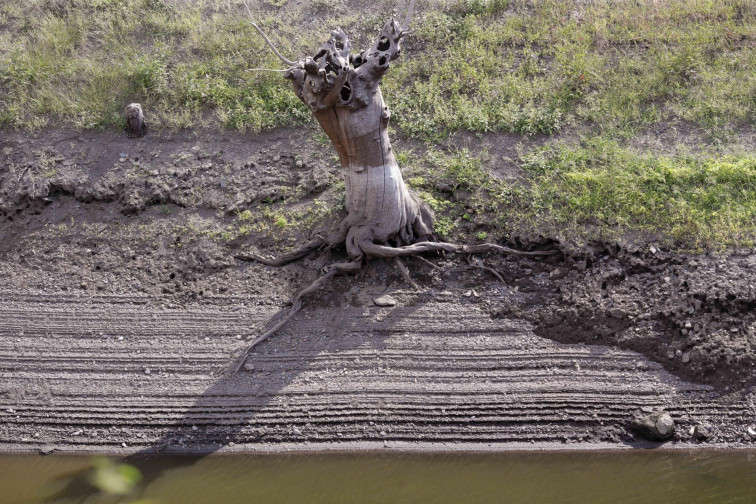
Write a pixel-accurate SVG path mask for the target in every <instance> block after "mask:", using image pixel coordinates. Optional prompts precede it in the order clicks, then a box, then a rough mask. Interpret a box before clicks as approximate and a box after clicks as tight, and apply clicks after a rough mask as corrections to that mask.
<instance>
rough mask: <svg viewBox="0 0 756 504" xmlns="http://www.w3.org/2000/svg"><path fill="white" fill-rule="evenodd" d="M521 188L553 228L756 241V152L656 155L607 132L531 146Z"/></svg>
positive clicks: (671, 240)
mask: <svg viewBox="0 0 756 504" xmlns="http://www.w3.org/2000/svg"><path fill="white" fill-rule="evenodd" d="M523 166H524V168H525V169H526V171H527V172H529V173H530V175H531V177H530V180H531V181H532V183H531V184H530V185H529V186H528V189H527V190H526V191H524V192H523V194H522V196H521V197H522V198H523V199H522V204H523V206H525V207H527V210H528V213H529V214H530V215H531V218H533V219H534V220H537V221H544V220H545V221H547V222H548V224H550V225H551V227H554V228H556V227H563V228H567V229H572V230H574V229H586V227H587V226H592V227H595V228H599V229H601V230H602V231H603V233H605V234H609V236H610V237H612V236H613V237H617V236H620V235H621V234H622V233H624V232H627V231H629V230H631V231H634V232H636V233H643V234H645V235H647V236H654V235H661V236H662V237H663V238H662V239H663V240H664V241H666V242H668V243H667V244H669V245H672V246H678V247H679V246H683V247H692V248H710V247H712V246H714V247H720V248H722V247H727V246H733V245H738V244H746V245H750V246H753V245H754V244H755V243H756V230H755V229H754V223H756V154H753V153H751V154H746V155H742V156H732V157H731V156H723V157H719V156H717V157H708V156H701V155H697V156H691V155H688V156H686V155H677V156H673V157H670V156H658V155H650V154H644V153H638V152H634V151H633V150H630V149H628V148H623V147H621V146H619V145H618V144H616V143H614V142H611V141H606V140H603V139H593V140H589V141H586V142H585V143H583V144H581V145H579V146H575V145H570V144H567V143H556V144H553V145H551V146H549V147H546V148H543V149H539V150H537V151H534V152H532V153H529V154H528V155H527V156H525V158H524V159H523Z"/></svg>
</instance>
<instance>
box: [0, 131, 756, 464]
mask: <svg viewBox="0 0 756 504" xmlns="http://www.w3.org/2000/svg"><path fill="white" fill-rule="evenodd" d="M3 135H4V136H3V137H2V138H1V139H0V153H1V154H2V161H0V236H1V237H2V240H0V279H1V280H2V281H1V282H0V376H1V377H2V379H1V380H0V450H6V451H7V450H42V451H46V452H47V451H50V450H68V451H78V450H81V451H106V452H131V451H137V450H159V449H170V450H179V451H181V450H189V451H194V450H200V451H215V450H218V449H224V450H228V449H242V450H257V449H264V450H267V449H270V450H273V449H280V448H281V447H299V448H303V449H312V448H317V449H334V448H335V449H339V448H344V449H347V448H354V447H360V446H363V447H376V446H378V447H382V446H387V447H389V448H396V449H399V448H408V449H414V448H418V449H420V448H428V449H443V450H450V449H459V448H475V449H486V448H492V449H499V448H506V447H524V446H528V445H531V444H533V443H535V445H534V446H537V447H558V446H565V445H566V444H569V445H570V447H574V446H587V447H599V446H601V447H606V446H609V447H621V446H639V445H641V444H642V443H641V441H640V440H638V439H636V438H634V437H633V435H632V434H631V433H630V432H629V431H628V424H629V422H630V420H631V418H632V416H633V415H634V414H637V413H639V412H650V411H652V410H654V409H659V408H661V409H664V410H666V411H668V412H669V413H670V414H671V415H672V417H673V418H674V420H675V421H676V422H677V424H678V429H677V432H676V434H675V438H674V440H673V441H672V442H671V445H677V446H688V445H690V444H693V443H695V442H694V440H693V439H692V435H691V434H690V429H691V428H692V427H694V426H696V425H704V426H706V428H707V429H708V430H709V431H710V432H711V434H712V437H711V438H710V439H709V440H708V441H707V442H706V443H705V445H706V446H753V445H754V439H752V438H751V436H750V435H749V434H748V428H749V427H750V426H752V425H754V424H756V405H755V403H756V391H755V390H754V386H755V385H756V372H755V370H756V367H755V363H756V356H755V355H754V349H755V346H754V345H755V343H756V287H755V285H754V284H755V283H756V280H754V274H753V272H754V270H755V269H756V253H754V251H753V250H750V249H749V250H738V251H733V252H732V253H729V254H727V255H690V254H679V253H669V252H666V251H661V250H657V249H656V248H653V247H648V246H642V247H641V246H638V247H633V246H627V245H625V246H618V245H614V244H592V245H590V246H586V247H583V248H581V249H579V250H578V249H574V248H570V247H568V246H566V245H563V244H558V243H552V244H550V245H552V246H555V247H557V248H560V250H561V251H562V254H561V255H560V256H557V257H554V258H550V259H548V260H535V259H522V258H509V257H493V256H488V257H481V258H480V259H482V260H484V261H485V264H486V266H489V267H491V268H493V269H495V270H496V271H498V272H499V273H500V274H501V276H502V277H503V279H504V281H505V282H504V283H502V282H500V281H499V280H497V279H496V278H495V277H494V276H493V275H491V274H490V273H489V272H487V271H485V270H482V269H480V268H474V267H471V266H470V264H469V263H468V262H467V260H466V259H465V258H459V257H440V256H429V259H430V260H431V261H433V262H434V263H435V264H436V265H437V266H438V267H439V268H440V269H435V268H432V267H431V266H430V265H428V264H427V263H425V262H423V261H421V260H419V259H416V258H412V259H409V260H408V261H407V264H408V266H409V267H410V270H411V271H412V275H413V278H414V279H415V281H416V282H417V283H418V284H419V285H420V290H419V291H414V290H412V289H410V288H409V286H408V285H407V284H405V283H404V281H403V279H402V277H401V275H400V274H399V272H398V271H397V270H396V269H395V268H394V266H393V265H392V264H391V263H389V262H385V261H382V260H376V261H373V262H371V264H370V265H369V266H368V267H367V268H365V269H364V271H363V272H361V273H360V274H359V275H357V276H355V277H342V278H338V279H335V280H334V282H333V283H332V284H331V285H330V286H329V287H328V288H327V289H326V290H324V291H323V292H322V294H320V295H319V296H317V297H316V298H313V299H310V300H308V302H307V303H306V307H305V309H304V310H303V311H302V312H301V313H300V314H298V315H297V316H296V317H295V319H294V320H292V321H291V322H290V323H289V324H288V325H287V326H285V327H284V329H283V330H282V331H281V332H280V333H279V334H277V335H275V336H274V337H273V338H271V339H270V340H268V341H266V342H265V343H263V344H261V345H260V346H259V347H257V348H256V349H255V351H254V352H253V354H252V355H250V357H249V359H248V360H247V363H246V365H245V367H244V370H243V371H241V372H240V373H238V374H237V375H235V376H228V375H227V374H225V373H224V372H225V371H227V370H228V369H229V367H230V366H231V365H232V363H233V359H234V357H235V356H236V355H238V354H239V352H240V351H241V350H242V349H243V348H245V347H246V345H247V344H248V340H251V339H253V338H254V337H255V336H256V335H258V334H260V333H261V331H263V330H264V329H265V328H266V327H269V326H270V325H271V324H272V323H273V322H274V321H275V320H276V318H277V317H280V316H281V315H282V313H284V312H285V310H286V308H287V300H288V298H289V297H290V296H291V295H292V294H293V293H295V292H296V291H297V290H298V289H299V288H301V287H302V286H304V285H307V284H308V283H309V282H311V281H312V280H314V279H315V278H316V275H317V274H318V270H319V267H320V266H322V265H323V264H324V261H325V260H326V258H325V257H323V256H321V255H318V254H313V255H311V256H309V257H307V258H305V259H304V260H302V261H300V262H298V263H295V264H291V265H289V266H286V267H282V268H271V267H268V266H264V265H261V264H256V263H243V262H239V261H237V260H235V259H234V256H235V255H238V254H239V253H240V252H241V251H244V250H248V249H250V248H254V249H256V250H260V251H264V252H265V251H272V248H273V247H275V246H277V245H280V244H278V243H277V242H276V240H275V239H274V237H273V236H272V235H271V233H268V232H265V231H264V230H262V231H260V229H263V228H259V229H258V230H257V231H252V232H250V233H249V234H245V235H234V234H231V235H224V234H223V231H224V230H228V229H229V228H233V227H234V226H238V225H239V223H240V215H241V214H242V213H243V212H244V211H245V210H248V209H249V210H253V211H254V215H258V214H259V211H258V210H259V209H261V208H265V207H266V206H267V205H269V204H270V203H271V202H274V201H277V200H279V199H280V198H290V199H291V200H292V201H294V202H293V203H292V205H307V204H308V203H309V202H311V201H312V200H313V198H315V197H318V196H320V195H327V194H328V192H329V191H333V185H334V184H333V181H335V180H337V179H338V176H339V172H338V168H337V165H336V161H335V160H334V159H332V158H330V157H328V156H324V157H318V156H312V155H310V156H307V155H303V154H302V153H306V152H317V151H318V149H317V148H312V149H307V148H302V147H303V146H314V144H313V142H315V141H314V140H312V136H313V135H312V132H309V131H304V132H300V131H292V130H277V131H274V132H270V133H266V134H262V135H257V136H255V135H244V134H231V133H223V134H218V133H216V132H213V133H206V132H195V133H191V132H181V133H176V134H171V135H167V134H164V135H159V134H150V135H148V136H147V137H145V138H143V139H140V140H129V139H126V138H125V137H124V136H122V135H119V134H116V133H79V134H71V133H70V132H64V131H56V130H52V131H44V132H40V133H37V134H34V135H29V134H21V133H11V132H3ZM294 196H296V197H294ZM253 220H254V219H253ZM305 231H306V230H302V233H304V232H305ZM547 244H549V243H546V242H545V241H542V242H540V243H533V242H531V241H528V240H525V239H522V241H520V242H518V241H517V239H516V238H515V239H514V240H513V243H511V244H510V245H515V246H518V247H525V248H528V247H532V246H536V245H538V246H543V245H547ZM383 295H390V296H391V297H392V298H393V299H394V300H395V301H396V304H395V305H394V306H376V305H375V303H374V302H373V300H374V299H375V298H376V297H378V296H383Z"/></svg>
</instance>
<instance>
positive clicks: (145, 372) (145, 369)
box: [144, 368, 152, 374]
mask: <svg viewBox="0 0 756 504" xmlns="http://www.w3.org/2000/svg"><path fill="white" fill-rule="evenodd" d="M151 372H152V371H150V368H144V374H150V373H151Z"/></svg>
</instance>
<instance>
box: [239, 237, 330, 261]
mask: <svg viewBox="0 0 756 504" xmlns="http://www.w3.org/2000/svg"><path fill="white" fill-rule="evenodd" d="M325 244H326V240H325V239H324V238H322V237H320V236H318V237H316V238H313V239H312V240H310V241H309V242H307V243H306V244H304V245H302V246H301V247H299V248H298V249H296V250H292V251H291V252H286V253H285V254H281V255H280V256H278V257H276V258H275V259H269V258H267V257H263V256H260V255H257V254H238V255H235V256H234V258H235V259H238V260H240V261H247V262H253V261H257V262H259V263H262V264H266V265H268V266H283V265H284V264H288V263H290V262H294V261H296V260H297V259H301V258H303V257H304V256H306V255H307V254H309V253H310V252H312V251H313V250H315V249H317V248H320V247H322V246H323V245H325Z"/></svg>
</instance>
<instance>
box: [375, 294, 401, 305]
mask: <svg viewBox="0 0 756 504" xmlns="http://www.w3.org/2000/svg"><path fill="white" fill-rule="evenodd" d="M373 303H375V305H376V306H396V300H395V299H394V298H392V297H391V296H378V297H377V298H373Z"/></svg>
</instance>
